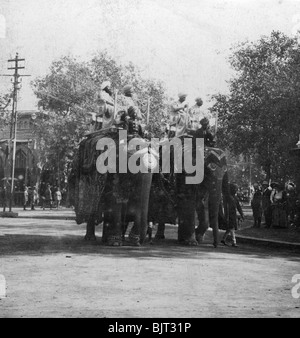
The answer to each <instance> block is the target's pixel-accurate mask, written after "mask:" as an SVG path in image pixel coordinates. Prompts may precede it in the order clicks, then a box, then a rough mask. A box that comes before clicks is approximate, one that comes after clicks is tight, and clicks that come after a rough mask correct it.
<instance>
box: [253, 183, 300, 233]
mask: <svg viewBox="0 0 300 338" xmlns="http://www.w3.org/2000/svg"><path fill="white" fill-rule="evenodd" d="M253 188H254V193H253V196H252V199H251V207H252V211H253V219H254V225H253V227H255V228H260V227H261V225H262V218H263V217H264V221H265V227H266V228H271V227H273V228H287V227H289V226H293V225H294V224H295V222H296V215H297V207H298V205H297V204H298V203H297V196H296V187H295V184H294V183H293V182H288V183H287V184H284V183H281V182H272V183H270V184H269V182H267V181H263V182H262V184H261V185H260V184H258V183H254V185H253Z"/></svg>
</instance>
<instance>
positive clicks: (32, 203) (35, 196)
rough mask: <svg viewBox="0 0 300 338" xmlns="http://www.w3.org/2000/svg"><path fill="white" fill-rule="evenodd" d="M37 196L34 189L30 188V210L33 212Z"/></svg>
mask: <svg viewBox="0 0 300 338" xmlns="http://www.w3.org/2000/svg"><path fill="white" fill-rule="evenodd" d="M38 199H39V194H38V192H37V190H36V187H32V195H31V210H35V206H36V205H37V203H38Z"/></svg>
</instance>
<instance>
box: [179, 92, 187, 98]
mask: <svg viewBox="0 0 300 338" xmlns="http://www.w3.org/2000/svg"><path fill="white" fill-rule="evenodd" d="M178 97H179V98H181V97H187V94H186V93H184V92H181V93H178Z"/></svg>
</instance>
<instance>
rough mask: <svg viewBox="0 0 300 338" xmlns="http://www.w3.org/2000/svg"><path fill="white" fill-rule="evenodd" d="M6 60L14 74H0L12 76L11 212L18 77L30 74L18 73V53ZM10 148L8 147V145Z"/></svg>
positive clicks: (20, 66) (22, 67)
mask: <svg viewBox="0 0 300 338" xmlns="http://www.w3.org/2000/svg"><path fill="white" fill-rule="evenodd" d="M7 61H8V62H13V63H14V66H13V67H8V69H9V70H14V74H12V75H11V74H2V75H0V76H13V77H14V82H13V96H12V99H13V102H12V114H11V127H10V140H11V141H12V140H13V153H12V165H11V194H10V201H9V211H10V212H11V207H12V199H13V195H14V186H15V184H14V176H15V162H16V145H17V101H18V90H19V89H20V87H19V84H20V83H21V82H20V81H19V78H20V77H22V76H30V75H20V74H19V69H24V68H25V67H24V66H22V65H20V64H19V62H22V61H25V59H20V58H19V55H18V53H16V57H15V58H14V59H9V60H7ZM9 148H10V147H9Z"/></svg>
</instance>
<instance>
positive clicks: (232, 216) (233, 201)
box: [221, 183, 244, 247]
mask: <svg viewBox="0 0 300 338" xmlns="http://www.w3.org/2000/svg"><path fill="white" fill-rule="evenodd" d="M237 191H238V187H237V185H236V184H234V183H230V184H229V194H230V195H229V199H228V202H227V203H228V215H227V216H226V218H227V220H226V231H225V234H224V236H223V239H222V240H221V243H223V244H224V245H227V242H226V240H227V238H228V236H229V235H230V236H231V240H232V246H234V247H237V244H236V238H235V230H237V226H238V220H237V218H238V217H237V211H238V212H239V213H240V215H241V219H242V220H243V219H244V213H243V210H242V208H241V205H240V203H239V200H238V198H237V196H236V193H237Z"/></svg>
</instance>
